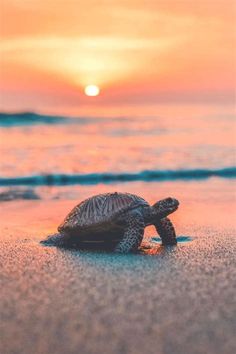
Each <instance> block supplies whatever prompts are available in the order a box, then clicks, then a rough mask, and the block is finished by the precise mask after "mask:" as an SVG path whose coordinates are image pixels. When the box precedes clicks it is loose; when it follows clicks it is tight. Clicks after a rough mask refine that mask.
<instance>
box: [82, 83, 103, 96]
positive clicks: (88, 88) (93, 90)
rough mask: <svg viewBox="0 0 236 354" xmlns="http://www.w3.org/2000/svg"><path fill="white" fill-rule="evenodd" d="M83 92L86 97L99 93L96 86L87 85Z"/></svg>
mask: <svg viewBox="0 0 236 354" xmlns="http://www.w3.org/2000/svg"><path fill="white" fill-rule="evenodd" d="M84 92H85V95H87V96H98V95H99V93H100V88H99V87H98V86H96V85H88V86H86V87H85V89H84Z"/></svg>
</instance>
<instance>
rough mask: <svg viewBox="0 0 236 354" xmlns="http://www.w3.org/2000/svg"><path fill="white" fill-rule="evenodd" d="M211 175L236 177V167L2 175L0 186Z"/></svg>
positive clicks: (184, 177) (128, 180)
mask: <svg viewBox="0 0 236 354" xmlns="http://www.w3.org/2000/svg"><path fill="white" fill-rule="evenodd" d="M210 177H221V178H235V177H236V167H226V168H221V169H189V170H186V169H184V170H154V171H152V170H149V171H141V172H136V173H89V174H47V175H32V176H22V177H10V178H7V177H2V178H0V186H20V185H29V186H49V185H57V186H63V185H70V184H71V185H72V184H83V185H91V184H98V183H122V182H132V181H145V182H151V181H168V180H169V181H172V180H200V179H207V178H210Z"/></svg>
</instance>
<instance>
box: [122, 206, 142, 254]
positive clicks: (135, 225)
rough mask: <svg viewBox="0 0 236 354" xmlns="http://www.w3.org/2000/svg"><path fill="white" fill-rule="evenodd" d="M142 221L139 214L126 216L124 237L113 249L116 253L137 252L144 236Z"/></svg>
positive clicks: (132, 213) (133, 213)
mask: <svg viewBox="0 0 236 354" xmlns="http://www.w3.org/2000/svg"><path fill="white" fill-rule="evenodd" d="M144 228H145V224H144V220H143V216H142V215H141V214H140V213H139V212H134V211H132V212H129V213H128V214H127V215H126V228H125V231H124V236H123V238H122V239H121V241H120V242H119V243H118V245H117V246H116V248H115V252H117V253H128V252H132V251H137V249H138V247H139V246H140V244H141V242H142V239H143V234H144Z"/></svg>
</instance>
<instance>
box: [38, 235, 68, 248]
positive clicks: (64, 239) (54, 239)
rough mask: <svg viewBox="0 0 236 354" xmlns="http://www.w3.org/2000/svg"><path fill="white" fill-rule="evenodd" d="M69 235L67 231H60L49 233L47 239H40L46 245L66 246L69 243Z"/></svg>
mask: <svg viewBox="0 0 236 354" xmlns="http://www.w3.org/2000/svg"><path fill="white" fill-rule="evenodd" d="M69 239H70V237H69V235H67V234H66V233H65V232H59V233H56V234H53V235H49V236H48V237H47V238H46V239H45V240H42V241H40V243H42V244H43V245H45V246H57V247H66V246H68V243H69Z"/></svg>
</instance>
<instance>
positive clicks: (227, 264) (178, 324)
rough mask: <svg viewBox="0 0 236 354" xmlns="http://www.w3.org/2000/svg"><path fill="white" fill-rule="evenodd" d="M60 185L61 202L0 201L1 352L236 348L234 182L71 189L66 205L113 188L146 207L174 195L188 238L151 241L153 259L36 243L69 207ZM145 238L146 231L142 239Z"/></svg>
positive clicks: (167, 353) (181, 231)
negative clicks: (174, 242)
mask: <svg viewBox="0 0 236 354" xmlns="http://www.w3.org/2000/svg"><path fill="white" fill-rule="evenodd" d="M38 188H39V190H38V191H37V190H36V191H37V192H38V193H39V194H40V193H41V196H42V195H43V193H44V194H45V195H49V190H50V187H43V188H44V189H43V190H42V189H41V190H40V188H42V187H38ZM47 188H49V190H48V191H47ZM61 188H62V191H61V198H60V199H56V198H53V197H52V195H51V198H49V197H48V199H46V198H44V199H43V198H41V199H39V200H13V201H4V202H2V203H1V226H0V227H1V233H0V238H1V245H0V253H1V258H0V259H1V268H2V271H1V283H2V284H1V330H0V332H1V346H2V348H1V350H0V351H1V353H4V354H10V353H11V354H12V353H21V354H31V353H35V354H39V353H44V354H49V353H59V354H60V353H68V354H76V353H83V354H100V353H103V354H106V353H107V354H108V353H115V354H116V353H117V354H118V353H129V354H131V353H132V354H133V353H134V354H138V353H150V354H152V353H153V354H154V353H155V354H156V353H160V354H162V353H163V354H172V353H180V354H182V353H193V354H195V353H196V354H198V353H199V354H202V353H209V354H211V353H212V354H218V353H219V354H221V353H224V354H228V353H229V354H231V353H233V352H235V350H236V343H235V330H236V322H235V309H236V300H235V287H236V271H235V269H236V267H235V265H236V264H235V263H236V258H235V254H236V253H235V252H236V242H235V237H234V230H235V221H234V219H233V212H234V211H235V195H234V193H233V190H234V188H235V182H234V180H230V179H229V180H228V179H221V178H211V179H208V180H206V181H198V182H196V181H179V182H159V183H158V182H148V183H146V182H132V183H120V184H113V185H93V186H76V187H73V188H74V189H73V195H74V199H77V198H78V199H83V198H85V197H87V196H88V195H92V194H95V193H97V192H106V191H111V190H114V191H115V190H118V191H129V192H136V193H137V192H139V194H140V195H142V196H143V197H144V198H146V199H147V200H148V201H149V202H154V200H155V198H156V196H158V199H161V198H162V197H164V196H169V194H170V192H171V193H172V194H173V192H174V194H175V195H174V196H175V197H177V198H178V199H179V200H180V203H181V204H180V208H179V210H178V211H177V212H176V213H174V214H173V215H172V216H171V219H172V221H173V223H174V224H175V227H176V231H177V236H188V237H190V238H191V241H189V242H185V243H181V242H180V243H179V244H178V246H177V247H173V248H167V249H165V248H163V247H161V246H160V244H158V243H152V245H153V250H155V252H153V254H152V255H151V254H150V253H147V254H140V253H138V254H130V255H115V254H113V253H106V252H90V251H81V250H63V249H57V248H55V247H45V246H42V245H41V244H40V240H42V239H43V238H44V237H46V235H47V234H49V233H52V232H55V231H56V227H57V226H58V224H59V223H60V222H61V221H62V219H63V218H64V217H65V216H66V214H67V213H68V211H69V210H70V209H71V208H72V207H73V206H74V205H75V204H76V201H75V200H73V199H68V198H67V199H63V193H64V195H65V193H67V195H68V189H69V188H71V187H69V186H66V187H65V189H66V190H67V192H65V190H64V191H63V188H64V187H61ZM172 194H171V195H172ZM77 202H78V201H77ZM153 236H155V230H154V228H151V227H149V228H148V229H147V230H146V233H145V240H147V241H148V240H150V237H153Z"/></svg>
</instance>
